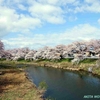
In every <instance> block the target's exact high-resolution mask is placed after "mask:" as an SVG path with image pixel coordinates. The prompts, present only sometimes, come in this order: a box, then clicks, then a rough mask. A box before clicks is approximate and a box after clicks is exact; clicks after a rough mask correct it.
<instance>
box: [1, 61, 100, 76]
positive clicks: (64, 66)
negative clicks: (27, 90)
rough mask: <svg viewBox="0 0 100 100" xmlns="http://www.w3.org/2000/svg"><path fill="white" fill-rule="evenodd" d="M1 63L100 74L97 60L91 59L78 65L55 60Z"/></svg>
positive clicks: (2, 62)
mask: <svg viewBox="0 0 100 100" xmlns="http://www.w3.org/2000/svg"><path fill="white" fill-rule="evenodd" d="M0 64H1V65H2V64H3V65H4V64H5V65H10V66H16V65H19V64H22V65H23V67H27V66H29V65H34V66H41V67H53V68H59V69H64V70H71V71H86V72H89V73H92V74H93V75H97V76H100V67H96V60H93V61H90V62H89V63H79V64H78V65H73V64H72V63H71V62H69V61H66V60H64V61H60V62H56V61H55V62H53V61H30V62H26V61H0ZM89 68H92V71H89Z"/></svg>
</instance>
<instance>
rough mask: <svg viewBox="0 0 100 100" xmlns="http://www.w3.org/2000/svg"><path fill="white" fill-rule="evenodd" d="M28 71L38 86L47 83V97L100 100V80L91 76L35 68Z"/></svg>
mask: <svg viewBox="0 0 100 100" xmlns="http://www.w3.org/2000/svg"><path fill="white" fill-rule="evenodd" d="M26 71H27V72H28V75H29V78H30V79H31V80H32V81H33V82H34V83H35V84H36V86H38V84H39V83H40V82H41V81H45V82H46V83H47V85H48V88H47V91H46V93H45V94H44V96H45V97H52V98H56V100H87V99H88V100H100V78H97V77H94V76H92V75H91V74H86V73H84V72H81V73H79V72H71V71H65V70H61V69H54V68H47V67H46V68H44V67H34V66H30V67H28V68H27V69H26Z"/></svg>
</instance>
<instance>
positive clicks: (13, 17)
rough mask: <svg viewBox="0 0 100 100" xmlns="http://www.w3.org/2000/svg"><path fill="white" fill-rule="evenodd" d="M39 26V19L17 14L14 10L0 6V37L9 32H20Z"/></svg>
mask: <svg viewBox="0 0 100 100" xmlns="http://www.w3.org/2000/svg"><path fill="white" fill-rule="evenodd" d="M39 26H41V20H40V19H38V18H33V17H30V16H28V15H23V14H18V13H17V12H16V10H14V9H11V8H7V7H0V37H2V36H4V35H5V34H8V33H10V32H19V31H20V32H22V31H25V30H30V29H34V28H36V27H39Z"/></svg>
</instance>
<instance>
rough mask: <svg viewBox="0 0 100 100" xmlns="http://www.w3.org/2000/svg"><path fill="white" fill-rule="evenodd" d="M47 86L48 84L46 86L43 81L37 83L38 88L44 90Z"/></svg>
mask: <svg viewBox="0 0 100 100" xmlns="http://www.w3.org/2000/svg"><path fill="white" fill-rule="evenodd" d="M47 87H48V86H47V84H46V82H45V81H42V82H40V83H39V86H38V88H39V89H40V90H46V89H47Z"/></svg>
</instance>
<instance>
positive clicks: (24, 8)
mask: <svg viewBox="0 0 100 100" xmlns="http://www.w3.org/2000/svg"><path fill="white" fill-rule="evenodd" d="M18 8H19V9H21V10H27V8H26V7H25V6H24V5H22V4H19V5H18Z"/></svg>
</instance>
